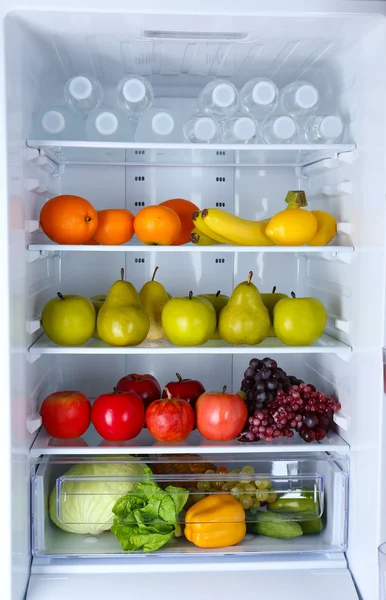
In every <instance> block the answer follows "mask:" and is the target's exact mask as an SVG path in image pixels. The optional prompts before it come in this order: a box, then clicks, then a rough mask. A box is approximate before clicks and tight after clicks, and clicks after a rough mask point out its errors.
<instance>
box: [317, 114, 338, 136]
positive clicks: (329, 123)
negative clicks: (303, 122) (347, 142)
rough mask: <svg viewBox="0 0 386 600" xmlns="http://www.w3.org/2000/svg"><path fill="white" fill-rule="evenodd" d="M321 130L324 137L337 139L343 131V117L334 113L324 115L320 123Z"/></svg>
mask: <svg viewBox="0 0 386 600" xmlns="http://www.w3.org/2000/svg"><path fill="white" fill-rule="evenodd" d="M319 131H320V135H321V136H322V137H324V138H326V139H332V140H336V139H337V138H338V137H340V136H341V135H342V132H343V123H342V119H341V118H340V117H335V116H333V115H331V116H329V117H324V119H323V121H322V122H321V123H320V126H319Z"/></svg>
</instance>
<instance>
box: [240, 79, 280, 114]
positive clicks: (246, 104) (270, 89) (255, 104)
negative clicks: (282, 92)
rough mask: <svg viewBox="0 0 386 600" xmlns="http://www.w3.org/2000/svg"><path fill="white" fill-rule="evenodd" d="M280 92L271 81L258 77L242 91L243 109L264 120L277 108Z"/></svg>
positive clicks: (241, 102) (241, 101)
mask: <svg viewBox="0 0 386 600" xmlns="http://www.w3.org/2000/svg"><path fill="white" fill-rule="evenodd" d="M278 99H279V90H278V89H277V87H276V85H275V84H274V83H273V81H271V80H270V79H262V78H260V77H256V78H255V79H251V80H250V81H248V82H247V83H246V84H245V85H244V87H243V88H242V89H241V91H240V104H241V107H242V108H243V109H244V110H245V111H246V112H249V113H251V115H252V116H254V117H255V118H257V119H264V118H265V117H267V116H268V115H270V114H271V113H272V112H273V111H274V110H275V108H276V106H277V103H278Z"/></svg>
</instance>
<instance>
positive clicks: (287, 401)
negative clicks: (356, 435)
mask: <svg viewBox="0 0 386 600" xmlns="http://www.w3.org/2000/svg"><path fill="white" fill-rule="evenodd" d="M257 360H258V359H252V360H251V361H250V363H249V365H250V366H249V367H248V369H247V370H246V371H245V374H244V379H243V382H242V386H243V387H244V388H245V387H246V384H248V385H250V383H249V381H248V380H249V378H250V375H249V373H250V371H249V369H251V368H255V369H259V370H258V373H256V375H255V383H254V386H253V388H255V387H256V385H258V384H259V383H260V382H261V381H267V382H268V381H270V380H272V379H274V377H273V375H274V374H275V373H277V371H279V373H280V372H281V373H283V374H284V375H281V378H280V379H278V380H276V381H277V383H278V385H277V387H276V390H264V391H265V394H266V396H265V397H264V399H263V400H261V396H260V398H259V399H257V395H258V394H261V393H262V392H258V390H256V391H254V390H253V389H252V388H251V387H250V388H249V389H248V391H247V392H246V394H247V404H248V410H249V413H251V412H252V414H250V416H249V418H248V421H247V426H246V427H247V430H246V431H244V432H243V433H241V434H240V436H239V441H242V442H254V441H263V440H265V441H267V442H271V441H272V440H273V439H279V440H280V439H283V438H284V437H293V436H294V431H297V432H298V433H299V435H300V437H301V438H302V439H303V440H304V441H305V442H313V441H321V440H323V439H324V438H325V437H326V433H327V431H328V430H329V428H330V426H331V423H332V419H333V414H334V412H336V411H338V410H340V408H341V406H340V404H339V403H338V402H336V401H335V400H334V399H333V398H328V397H327V396H326V395H325V394H324V393H323V392H317V391H316V388H315V386H313V385H311V384H306V383H304V382H303V381H301V380H297V382H298V383H294V384H293V381H294V380H295V379H296V378H295V377H292V376H289V377H288V376H287V375H286V373H285V372H284V371H283V370H282V369H279V368H278V367H277V363H276V362H275V361H272V360H271V359H268V358H265V359H264V360H263V361H259V362H257ZM268 361H270V362H268ZM260 363H263V364H262V366H261V367H260ZM253 365H255V366H253ZM262 371H263V379H261V372H262ZM266 371H270V372H271V373H270V377H269V378H267V379H264V377H266ZM257 375H259V378H257V380H256V377H257ZM248 393H249V394H250V396H249V399H248ZM271 393H272V394H273V398H272V397H271ZM252 394H253V395H252Z"/></svg>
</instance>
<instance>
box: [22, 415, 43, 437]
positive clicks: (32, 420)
mask: <svg viewBox="0 0 386 600" xmlns="http://www.w3.org/2000/svg"><path fill="white" fill-rule="evenodd" d="M25 426H26V429H27V431H28V432H29V433H35V431H37V430H38V429H39V428H40V427H41V426H42V418H41V416H40V415H39V413H37V412H36V413H33V414H32V415H29V416H28V417H27V418H26V423H25Z"/></svg>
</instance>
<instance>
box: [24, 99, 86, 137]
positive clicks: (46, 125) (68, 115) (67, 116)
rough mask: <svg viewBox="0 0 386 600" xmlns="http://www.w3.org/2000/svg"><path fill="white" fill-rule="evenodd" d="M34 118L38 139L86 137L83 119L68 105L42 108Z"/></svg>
mask: <svg viewBox="0 0 386 600" xmlns="http://www.w3.org/2000/svg"><path fill="white" fill-rule="evenodd" d="M32 118H33V130H34V137H35V139H37V140H81V139H84V122H83V119H82V118H81V117H80V116H79V115H77V114H76V113H75V112H74V111H72V110H71V109H69V108H67V107H66V106H65V107H63V106H53V107H47V108H42V109H40V110H38V111H37V112H35V113H34V114H33V116H32Z"/></svg>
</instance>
